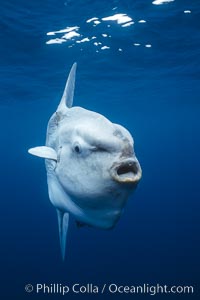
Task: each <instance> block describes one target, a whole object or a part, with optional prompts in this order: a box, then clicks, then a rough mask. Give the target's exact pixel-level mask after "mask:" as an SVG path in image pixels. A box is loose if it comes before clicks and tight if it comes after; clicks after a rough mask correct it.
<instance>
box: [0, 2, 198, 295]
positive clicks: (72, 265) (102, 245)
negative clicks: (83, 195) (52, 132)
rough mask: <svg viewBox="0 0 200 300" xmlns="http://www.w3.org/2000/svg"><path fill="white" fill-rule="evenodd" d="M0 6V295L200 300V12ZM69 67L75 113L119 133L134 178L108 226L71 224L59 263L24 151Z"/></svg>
mask: <svg viewBox="0 0 200 300" xmlns="http://www.w3.org/2000/svg"><path fill="white" fill-rule="evenodd" d="M0 4H1V7H0V15H1V18H0V38H1V42H0V115H1V118H0V126H1V127H0V128H1V134H0V138H1V148H0V154H1V175H0V176H1V209H0V240H1V247H0V270H1V276H0V277H1V279H0V298H1V299H2V300H4V299H8V300H10V299H20V300H22V299H75V298H80V299H81V298H84V299H96V298H101V299H129V298H130V299H148V298H150V299H153V298H154V297H153V295H150V294H149V293H148V294H138V295H136V294H131V293H123V294H121V293H119V292H118V293H108V292H106V293H105V294H101V293H100V294H95V293H73V292H69V293H68V294H66V295H64V296H62V295H61V294H59V293H58V294H53V293H49V294H48V293H47V292H46V294H44V293H42V292H41V293H36V290H35V286H36V284H46V285H50V284H54V283H56V284H62V285H69V286H72V285H73V284H75V283H77V284H80V285H86V284H93V285H97V286H100V287H102V286H103V285H104V284H107V285H109V284H116V285H118V286H133V285H144V284H149V285H157V284H160V285H168V286H183V285H188V286H193V287H194V293H193V294H189V295H188V294H185V295H184V294H167V295H164V294H159V295H155V297H156V299H163V298H164V299H168V298H169V299H171V298H173V299H199V298H198V297H199V296H200V291H199V285H200V271H199V270H200V260H199V253H200V240H199V238H200V234H199V233H200V216H199V211H200V202H199V201H200V191H199V188H200V181H199V180H200V176H199V170H200V159H199V155H200V98H199V95H200V2H199V1H196V0H188V1H187V0H182V1H178V0H175V1H172V0H171V1H169V0H168V1H154V2H153V3H152V0H146V1H144V0H136V1H134V0H123V1H122V0H119V1H118V0H110V1H107V0H101V1H100V0H99V1H91V0H85V1H83V0H76V1H75V0H66V1H65V0H57V1H56V0H48V1H46V0H44V1H38V0H35V1H25V0H18V1H14V0H9V1H5V0H2V1H0ZM74 62H77V64H78V68H77V78H76V89H75V97H74V105H77V106H82V107H84V108H86V109H89V110H93V111H96V112H99V113H101V114H103V115H105V116H106V117H107V118H109V119H110V120H111V121H113V122H115V123H119V124H121V125H123V126H125V127H126V128H128V130H129V131H130V132H131V133H132V135H133V137H134V140H135V151H136V155H137V157H138V159H139V161H140V164H141V167H142V170H143V177H142V180H141V182H140V183H139V185H138V188H137V190H136V192H135V194H134V195H133V196H131V197H130V199H129V201H128V203H127V205H126V208H125V211H124V213H123V215H122V217H121V219H120V221H119V222H118V224H117V225H116V227H115V228H114V229H113V230H109V231H104V230H98V229H94V228H89V227H84V228H77V226H76V223H75V220H74V219H73V218H71V220H70V228H69V234H68V239H67V253H66V260H65V262H63V261H62V259H61V254H60V248H59V237H58V228H57V216H56V212H55V209H54V207H53V206H52V205H51V203H50V201H49V198H48V191H47V184H46V171H45V166H44V161H43V160H42V159H39V158H36V157H33V156H30V155H29V154H28V152H27V150H28V149H29V148H30V147H34V146H38V145H43V144H44V143H45V135H46V127H47V122H48V120H49V118H50V116H51V115H52V113H53V112H54V111H55V109H56V107H57V105H58V103H59V101H60V98H61V96H62V92H63V89H64V85H65V82H66V78H67V75H68V72H69V70H70V68H71V66H72V64H73V63H74ZM26 284H32V285H33V287H34V290H33V292H30V293H27V292H26V291H25V286H26Z"/></svg>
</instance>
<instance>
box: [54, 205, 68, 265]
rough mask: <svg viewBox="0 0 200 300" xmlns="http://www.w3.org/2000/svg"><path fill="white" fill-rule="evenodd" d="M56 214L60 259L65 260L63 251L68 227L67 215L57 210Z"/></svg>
mask: <svg viewBox="0 0 200 300" xmlns="http://www.w3.org/2000/svg"><path fill="white" fill-rule="evenodd" d="M57 214H58V229H59V238H60V248H61V253H62V259H63V260H64V259H65V249H66V239H67V231H68V226H69V214H68V213H64V212H62V211H60V210H59V209H57Z"/></svg>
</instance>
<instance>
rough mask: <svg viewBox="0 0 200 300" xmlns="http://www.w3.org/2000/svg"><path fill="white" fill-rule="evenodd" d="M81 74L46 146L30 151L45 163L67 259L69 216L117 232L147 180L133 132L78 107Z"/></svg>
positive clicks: (70, 84) (49, 132)
mask: <svg viewBox="0 0 200 300" xmlns="http://www.w3.org/2000/svg"><path fill="white" fill-rule="evenodd" d="M75 73H76V63H75V64H74V65H73V66H72V69H71V71H70V74H69V77H68V80H67V83H66V86H65V89H64V93H63V96H62V99H61V102H60V104H59V105H58V108H57V110H56V112H55V113H54V114H53V115H52V117H51V118H50V120H49V123H48V127H47V135H46V145H45V146H41V147H35V148H31V149H29V150H28V152H29V153H31V154H33V155H36V156H39V157H43V158H45V163H46V171H47V182H48V192H49V198H50V201H51V203H52V204H53V206H54V207H55V208H56V210H57V215H58V225H59V236H60V245H61V251H62V257H63V259H64V256H65V244H66V236H67V230H68V223H69V215H70V214H71V215H73V216H74V218H75V220H76V221H77V224H79V225H80V226H82V225H88V226H92V227H96V228H102V229H109V228H112V227H114V226H115V224H116V222H117V221H118V220H119V218H120V215H121V214H122V212H123V209H124V206H125V204H126V201H127V198H128V196H129V195H130V194H131V193H132V192H133V190H134V189H135V188H136V186H137V184H138V182H139V180H140V178H141V174H142V171H141V167H140V164H139V162H138V160H137V158H136V156H135V153H134V146H133V138H132V136H131V134H130V133H129V131H128V130H127V129H125V128H124V127H122V126H121V125H118V124H114V123H112V122H110V121H109V120H108V119H107V118H105V117H104V116H102V115H101V114H98V113H96V112H93V111H89V110H86V109H84V108H82V107H72V104H73V96H74V85H75Z"/></svg>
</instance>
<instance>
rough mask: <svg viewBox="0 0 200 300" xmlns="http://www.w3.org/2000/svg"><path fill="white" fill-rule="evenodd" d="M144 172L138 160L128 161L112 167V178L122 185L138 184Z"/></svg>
mask: <svg viewBox="0 0 200 300" xmlns="http://www.w3.org/2000/svg"><path fill="white" fill-rule="evenodd" d="M141 176H142V170H141V167H140V164H139V162H138V160H137V159H127V160H124V161H122V162H120V163H119V164H114V165H113V167H112V177H113V178H114V179H115V180H116V181H118V182H121V183H123V182H124V183H137V182H138V181H139V180H140V178H141Z"/></svg>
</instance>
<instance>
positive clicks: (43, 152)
mask: <svg viewBox="0 0 200 300" xmlns="http://www.w3.org/2000/svg"><path fill="white" fill-rule="evenodd" d="M28 153H30V154H32V155H35V156H39V157H42V158H47V159H52V160H55V161H57V153H56V151H55V150H54V149H53V148H50V147H46V146H41V147H35V148H30V149H29V150H28Z"/></svg>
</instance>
